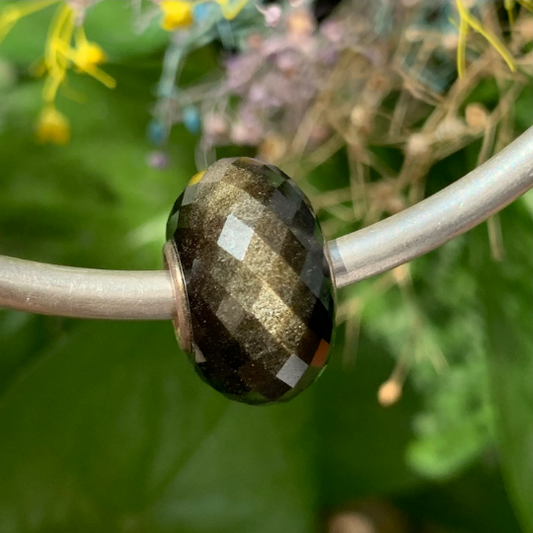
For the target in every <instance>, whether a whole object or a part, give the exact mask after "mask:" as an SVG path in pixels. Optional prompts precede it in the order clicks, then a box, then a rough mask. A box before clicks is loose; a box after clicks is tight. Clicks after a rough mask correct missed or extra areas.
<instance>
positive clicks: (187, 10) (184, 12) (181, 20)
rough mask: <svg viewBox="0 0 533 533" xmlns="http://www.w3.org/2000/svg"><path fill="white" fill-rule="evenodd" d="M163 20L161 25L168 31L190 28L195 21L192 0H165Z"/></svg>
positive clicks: (163, 2) (162, 8) (162, 7)
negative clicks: (187, 0)
mask: <svg viewBox="0 0 533 533" xmlns="http://www.w3.org/2000/svg"><path fill="white" fill-rule="evenodd" d="M159 5H160V7H161V11H162V12H163V15H164V17H163V21H162V22H161V26H162V28H163V29H164V30H166V31H173V30H177V29H181V28H188V27H189V26H190V25H191V24H192V23H193V13H192V11H193V9H192V4H191V3H190V2H185V1H184V0H163V1H162V2H161V4H159Z"/></svg>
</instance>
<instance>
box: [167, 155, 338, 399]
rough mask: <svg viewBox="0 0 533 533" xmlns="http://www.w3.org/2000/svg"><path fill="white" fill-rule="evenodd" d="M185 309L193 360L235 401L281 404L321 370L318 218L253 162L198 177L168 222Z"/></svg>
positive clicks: (329, 297)
mask: <svg viewBox="0 0 533 533" xmlns="http://www.w3.org/2000/svg"><path fill="white" fill-rule="evenodd" d="M167 239H168V240H169V241H172V242H173V243H174V244H175V248H176V249H177V255H178V257H179V261H180V263H181V268H182V272H183V277H184V280H185V287H186V292H187V299H188V303H189V310H190V321H191V324H190V326H191V330H192V343H191V352H190V354H189V358H190V360H191V362H192V364H193V365H194V367H195V369H196V371H197V372H198V374H199V375H200V376H201V377H202V379H204V380H205V381H206V382H207V383H209V384H210V385H211V386H213V387H214V388H215V389H216V390H218V391H220V392H221V393H222V394H224V395H225V396H227V397H228V398H230V399H232V400H237V401H240V402H245V403H249V404H263V403H270V402H283V401H287V400H289V399H291V398H293V397H294V396H296V395H298V394H299V393H300V392H302V391H303V390H304V389H306V388H307V387H308V386H309V385H310V384H311V383H312V382H313V381H314V380H315V379H316V378H317V377H318V376H319V375H320V373H321V372H322V371H323V370H324V368H325V366H326V362H327V357H328V349H329V345H330V343H331V337H332V332H333V321H334V297H333V296H334V295H333V284H332V280H331V272H330V267H329V262H328V258H327V254H326V252H325V242H324V237H323V235H322V231H321V229H320V225H319V223H318V220H317V219H316V216H315V213H314V211H313V209H312V207H311V204H310V203H309V200H308V199H307V198H306V196H305V195H304V194H303V192H302V190H301V189H300V188H299V187H298V186H297V185H296V183H295V182H294V181H293V180H292V179H291V178H289V176H287V175H286V174H284V173H283V172H282V171H281V170H279V169H278V168H276V167H274V166H271V165H266V164H264V163H262V162H260V161H257V160H255V159H250V158H246V157H241V158H238V159H223V160H220V161H218V162H217V163H215V164H214V165H212V166H211V167H209V168H208V169H207V170H206V171H204V172H201V173H199V174H197V175H196V176H194V177H193V178H192V179H191V181H190V182H189V184H188V185H187V188H186V189H185V191H184V192H183V193H182V194H181V196H180V197H179V198H178V200H177V201H176V203H175V205H174V207H173V209H172V212H171V214H170V217H169V220H168V224H167Z"/></svg>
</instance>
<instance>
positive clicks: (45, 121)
mask: <svg viewBox="0 0 533 533" xmlns="http://www.w3.org/2000/svg"><path fill="white" fill-rule="evenodd" d="M35 133H36V136H37V142H39V143H41V144H45V143H54V144H59V145H65V144H68V142H69V141H70V122H69V120H68V118H67V117H66V116H65V115H63V113H60V112H59V111H58V110H57V109H56V108H55V107H54V106H48V107H45V108H44V109H43V110H42V112H41V115H40V117H39V120H38V122H37V128H36V130H35Z"/></svg>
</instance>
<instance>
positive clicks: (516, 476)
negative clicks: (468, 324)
mask: <svg viewBox="0 0 533 533" xmlns="http://www.w3.org/2000/svg"><path fill="white" fill-rule="evenodd" d="M500 218H501V225H502V231H503V243H504V247H505V252H506V257H505V259H504V261H502V262H501V263H498V262H495V261H494V260H493V259H492V258H491V256H490V248H489V246H488V242H487V240H488V239H487V238H486V237H484V238H483V237H481V235H479V232H480V230H479V229H478V230H477V233H478V236H477V239H476V240H475V241H474V240H473V242H475V243H477V248H476V249H475V251H474V254H475V255H473V263H474V267H475V268H476V271H477V273H478V275H479V279H480V291H479V292H480V297H481V300H482V303H483V305H484V311H485V319H486V331H487V335H488V339H489V343H490V344H489V345H490V349H489V352H488V360H489V365H490V372H491V378H492V379H491V384H492V397H493V402H494V405H495V410H496V429H497V433H498V441H499V449H500V453H501V458H502V463H503V471H504V475H505V477H506V480H507V484H508V487H509V490H510V494H511V498H512V500H513V502H514V504H515V507H516V511H517V514H518V516H519V518H520V520H521V523H522V526H523V530H524V532H528V531H531V529H532V528H533V508H532V506H533V478H532V476H531V473H532V472H533V427H532V426H531V419H532V417H533V391H532V389H531V375H532V374H533V336H532V331H531V325H532V323H533V313H532V308H531V301H532V299H533V290H532V283H531V273H532V272H533V246H532V242H531V232H532V230H533V222H532V219H531V214H530V212H528V210H527V208H526V206H525V205H524V203H523V202H515V203H514V204H513V205H511V206H510V207H508V208H507V209H506V210H504V211H503V212H502V213H500Z"/></svg>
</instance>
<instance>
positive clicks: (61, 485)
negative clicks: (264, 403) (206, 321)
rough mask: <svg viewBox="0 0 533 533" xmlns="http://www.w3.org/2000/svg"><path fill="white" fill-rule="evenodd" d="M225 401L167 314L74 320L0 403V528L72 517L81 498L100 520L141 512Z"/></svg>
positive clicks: (38, 526) (39, 525) (77, 515)
mask: <svg viewBox="0 0 533 533" xmlns="http://www.w3.org/2000/svg"><path fill="white" fill-rule="evenodd" d="M226 407H227V401H225V400H224V399H223V398H221V397H219V395H217V394H216V393H215V392H214V391H212V390H211V389H209V388H208V387H205V386H202V384H201V383H200V382H199V380H198V378H197V376H196V375H195V373H194V371H193V370H192V368H191V367H190V365H189V363H188V362H187V361H186V357H185V356H184V355H183V354H182V353H180V352H179V350H178V348H177V346H176V342H175V339H174V334H173V331H172V326H171V324H169V323H113V322H109V323H98V322H89V323H86V324H84V325H83V326H82V327H80V328H79V330H78V331H77V332H76V333H75V334H73V335H72V336H71V338H70V339H69V340H68V341H66V342H60V343H59V345H58V346H57V347H55V348H53V349H51V350H50V351H49V353H48V354H47V355H46V357H44V358H43V359H42V360H41V361H40V363H38V364H37V365H36V366H35V367H34V368H33V369H32V371H31V372H30V373H29V374H28V375H27V376H26V377H25V379H23V380H21V381H20V382H19V383H18V384H16V385H14V386H13V387H12V388H11V390H9V391H8V394H7V395H6V396H5V397H4V400H3V402H2V404H1V405H0V435H2V439H1V440H0V509H2V510H5V512H0V530H3V528H6V527H7V525H8V524H9V523H10V521H13V520H15V521H16V523H17V524H18V527H19V528H20V527H24V525H26V527H30V529H31V530H33V531H40V530H42V529H43V528H45V526H46V527H55V526H57V527H64V526H66V525H68V524H70V526H71V527H75V526H76V524H77V523H78V522H79V520H80V519H81V517H82V516H83V514H84V513H83V510H84V509H86V508H90V509H92V512H91V515H93V518H92V519H93V520H94V519H97V520H98V519H99V520H102V521H103V522H104V521H105V517H106V516H107V514H109V513H111V515H113V516H115V517H120V516H123V515H126V514H130V513H139V512H141V511H142V510H143V509H144V508H146V507H147V506H148V505H149V504H151V503H152V502H153V501H155V499H156V498H157V497H158V496H159V494H160V493H161V491H162V490H163V489H164V488H165V486H166V484H167V483H168V482H169V480H170V479H172V477H173V476H174V475H175V473H176V472H177V471H178V470H179V469H180V468H181V466H182V465H183V464H184V463H186V462H187V461H188V460H189V459H190V458H191V457H192V456H193V455H194V454H195V453H196V450H197V448H199V447H201V445H202V442H203V441H204V439H206V438H207V437H208V436H209V435H210V433H211V431H212V429H213V427H214V425H215V424H216V422H217V421H218V420H219V418H220V416H221V414H222V413H223V412H224V410H225V408H226ZM67 494H68V498H65V496H66V495H67ZM31 516H34V517H37V516H38V520H37V521H36V522H34V523H32V520H31V519H30V517H31Z"/></svg>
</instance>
